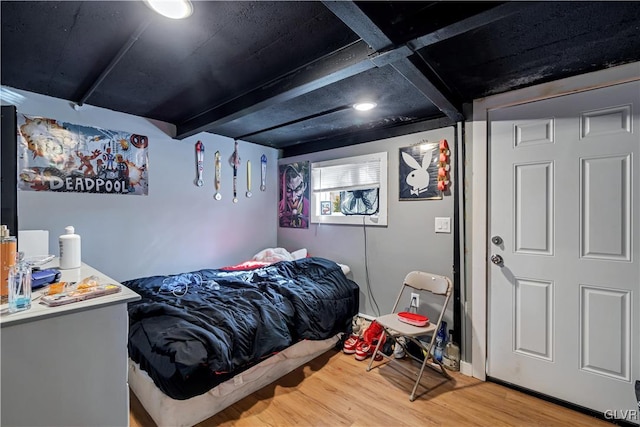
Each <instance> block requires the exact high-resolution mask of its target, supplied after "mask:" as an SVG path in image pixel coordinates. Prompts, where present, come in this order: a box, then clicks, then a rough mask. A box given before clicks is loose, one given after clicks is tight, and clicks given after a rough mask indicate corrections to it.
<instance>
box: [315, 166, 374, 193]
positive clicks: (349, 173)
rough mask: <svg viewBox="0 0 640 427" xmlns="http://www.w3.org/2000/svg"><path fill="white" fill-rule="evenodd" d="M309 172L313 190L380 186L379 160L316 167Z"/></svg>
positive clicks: (359, 188)
mask: <svg viewBox="0 0 640 427" xmlns="http://www.w3.org/2000/svg"><path fill="white" fill-rule="evenodd" d="M311 172H312V173H311V179H312V185H313V191H314V192H318V191H334V190H362V189H367V188H379V187H380V161H379V160H367V161H363V162H354V163H347V164H341V165H334V166H323V167H317V168H314V169H312V171H311Z"/></svg>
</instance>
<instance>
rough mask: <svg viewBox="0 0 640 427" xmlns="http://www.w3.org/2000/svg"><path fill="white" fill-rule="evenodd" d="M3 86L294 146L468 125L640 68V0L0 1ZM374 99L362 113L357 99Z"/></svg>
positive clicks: (302, 148)
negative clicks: (488, 102)
mask: <svg viewBox="0 0 640 427" xmlns="http://www.w3.org/2000/svg"><path fill="white" fill-rule="evenodd" d="M1 7H2V10H1V18H2V39H1V41H2V46H1V49H2V50H1V54H2V57H1V74H0V76H1V82H2V85H5V86H9V87H13V88H17V89H24V90H27V91H31V92H36V93H41V94H45V95H49V96H53V97H56V98H62V99H66V100H69V101H71V102H74V103H77V104H80V105H82V104H85V103H86V104H90V105H95V106H99V107H104V108H108V109H111V110H115V111H121V112H125V113H130V114H134V115H137V116H142V117H147V118H152V119H156V120H161V121H164V122H168V123H172V124H174V125H175V126H176V129H177V135H176V138H178V139H182V138H185V137H187V136H190V135H194V134H196V133H198V132H201V131H205V132H211V133H215V134H219V135H224V136H228V137H232V138H239V139H242V140H245V141H250V142H254V143H257V144H263V145H268V146H272V147H275V148H281V149H283V153H284V155H285V156H286V155H293V154H299V153H304V152H309V151H317V150H322V149H325V148H332V147H336V146H341V145H349V144H353V143H358V142H364V141H367V140H372V139H379V138H381V137H386V136H393V135H395V134H399V133H403V132H407V130H420V129H421V128H422V127H428V126H433V123H434V121H435V123H453V122H455V121H458V120H461V119H462V118H463V117H462V105H463V104H464V103H468V102H471V101H472V100H473V99H476V98H480V97H484V96H487V95H492V94H496V93H500V92H505V91H508V90H512V89H517V88H521V87H525V86H530V85H533V84H538V83H542V82H546V81H551V80H556V79H559V78H563V77H569V76H572V75H576V74H581V73H584V72H589V71H595V70H599V69H603V68H607V67H611V66H615V65H620V64H624V63H628V62H634V61H638V60H640V36H639V34H640V2H634V1H627V2H612V1H605V2H597V1H589V2H568V1H562V2H521V1H518V2H460V1H450V2H445V1H436V2H417V1H411V2H392V1H373V2H350V1H338V2H332V1H324V2H314V1H299V2H295V1H282V2H267V1H230V2H224V1H195V2H194V13H193V15H192V16H191V17H189V18H187V19H185V20H180V21H175V20H170V19H167V18H164V17H161V16H158V15H155V13H154V12H152V11H151V10H150V9H149V8H148V7H147V6H146V5H145V3H144V2H143V1H112V2H102V1H83V2H81V1H66V2H64V1H63V2H56V1H41V2H35V1H4V0H3V1H2V2H1ZM364 98H368V99H373V100H375V101H376V102H377V103H378V108H376V109H374V110H372V111H370V112H367V113H360V112H356V111H355V110H353V109H352V108H350V107H351V105H352V104H353V103H354V102H356V101H358V100H361V99H364Z"/></svg>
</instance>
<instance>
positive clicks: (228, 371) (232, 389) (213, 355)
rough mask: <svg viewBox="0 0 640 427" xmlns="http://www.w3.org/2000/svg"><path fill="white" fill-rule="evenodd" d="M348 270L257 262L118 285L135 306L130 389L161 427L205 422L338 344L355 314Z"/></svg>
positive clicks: (306, 262) (312, 260)
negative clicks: (132, 296)
mask: <svg viewBox="0 0 640 427" xmlns="http://www.w3.org/2000/svg"><path fill="white" fill-rule="evenodd" d="M254 258H255V257H254ZM345 271H346V266H341V265H339V264H336V263H335V262H333V261H330V260H327V259H324V258H319V257H305V258H301V259H296V260H292V261H277V260H271V261H264V260H263V261H259V260H255V259H254V260H251V262H247V263H243V264H241V265H237V266H230V267H225V268H220V269H204V270H199V271H194V272H188V273H183V274H179V275H172V276H152V277H146V278H139V279H134V280H129V281H126V282H123V285H125V286H127V287H128V288H130V289H132V290H133V291H135V292H137V293H138V294H140V295H141V297H142V298H141V300H139V301H136V302H133V303H130V304H129V342H128V350H129V386H130V388H131V390H132V391H133V392H134V393H135V395H136V396H137V397H138V399H139V400H140V402H141V403H142V405H143V406H144V407H145V409H146V410H147V412H148V413H149V415H150V416H151V417H152V418H153V419H154V421H155V422H156V423H157V424H158V425H161V426H163V425H167V426H169V425H170V426H191V425H194V424H196V423H198V422H200V421H203V420H205V419H207V418H209V417H211V416H212V415H214V414H216V413H217V412H219V411H220V410H222V409H224V408H226V407H228V406H230V405H232V404H233V403H235V402H237V401H238V400H240V399H242V398H243V397H245V396H247V395H249V394H251V393H253V392H254V391H256V390H258V389H260V388H262V387H264V386H265V385H267V384H269V383H271V382H273V381H274V380H276V379H277V378H280V377H281V376H283V375H285V374H287V373H288V372H290V371H292V370H293V369H295V368H297V367H298V366H301V365H303V364H304V363H306V362H308V361H309V360H312V359H313V358H315V357H317V356H319V355H320V354H322V353H324V352H326V351H327V350H329V349H331V348H332V347H334V346H335V345H336V343H337V342H338V340H339V338H340V337H341V335H342V334H344V333H345V332H347V331H348V330H349V328H350V326H351V321H352V318H353V316H354V315H356V314H357V311H358V298H359V292H358V286H357V285H356V284H355V283H354V282H353V281H351V280H350V279H348V278H347V277H346V275H345Z"/></svg>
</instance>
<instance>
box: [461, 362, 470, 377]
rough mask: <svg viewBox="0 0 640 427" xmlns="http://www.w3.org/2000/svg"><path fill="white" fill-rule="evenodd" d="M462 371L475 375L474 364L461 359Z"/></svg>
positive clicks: (467, 374)
mask: <svg viewBox="0 0 640 427" xmlns="http://www.w3.org/2000/svg"><path fill="white" fill-rule="evenodd" d="M460 373H461V374H462V375H466V376H468V377H472V376H473V365H472V364H471V363H469V362H464V361H462V360H461V361H460Z"/></svg>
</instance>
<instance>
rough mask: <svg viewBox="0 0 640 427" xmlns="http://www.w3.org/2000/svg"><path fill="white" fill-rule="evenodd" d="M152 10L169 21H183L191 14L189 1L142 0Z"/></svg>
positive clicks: (191, 9) (191, 8) (191, 6)
mask: <svg viewBox="0 0 640 427" xmlns="http://www.w3.org/2000/svg"><path fill="white" fill-rule="evenodd" d="M144 2H145V3H146V4H147V5H148V6H149V7H150V8H151V9H153V10H155V11H156V12H158V13H159V14H160V15H162V16H166V17H167V18H171V19H184V18H186V17H188V16H191V14H192V13H193V5H192V4H191V1H190V0H144Z"/></svg>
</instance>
